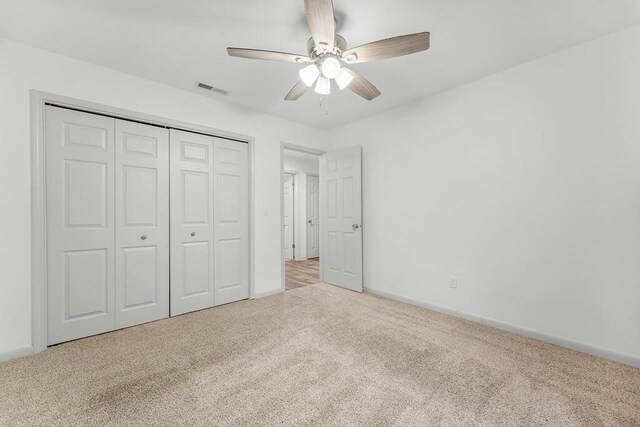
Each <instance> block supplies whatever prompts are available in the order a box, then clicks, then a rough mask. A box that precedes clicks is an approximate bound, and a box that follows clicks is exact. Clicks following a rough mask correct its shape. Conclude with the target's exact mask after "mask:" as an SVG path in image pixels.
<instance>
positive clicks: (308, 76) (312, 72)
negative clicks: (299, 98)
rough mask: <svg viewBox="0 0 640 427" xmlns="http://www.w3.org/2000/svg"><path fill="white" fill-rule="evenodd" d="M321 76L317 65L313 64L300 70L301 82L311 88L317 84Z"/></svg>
mask: <svg viewBox="0 0 640 427" xmlns="http://www.w3.org/2000/svg"><path fill="white" fill-rule="evenodd" d="M319 75H320V70H318V66H317V65H316V64H311V65H309V66H307V67H305V68H303V69H302V70H300V80H302V81H303V82H304V84H306V85H307V86H309V87H311V85H313V83H315V81H316V79H317V78H318V76H319Z"/></svg>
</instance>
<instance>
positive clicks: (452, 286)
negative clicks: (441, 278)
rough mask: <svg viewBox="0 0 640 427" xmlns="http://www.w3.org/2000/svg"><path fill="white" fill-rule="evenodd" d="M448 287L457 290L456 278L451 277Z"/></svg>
mask: <svg viewBox="0 0 640 427" xmlns="http://www.w3.org/2000/svg"><path fill="white" fill-rule="evenodd" d="M449 287H450V288H452V289H458V278H457V277H453V276H452V277H451V279H449Z"/></svg>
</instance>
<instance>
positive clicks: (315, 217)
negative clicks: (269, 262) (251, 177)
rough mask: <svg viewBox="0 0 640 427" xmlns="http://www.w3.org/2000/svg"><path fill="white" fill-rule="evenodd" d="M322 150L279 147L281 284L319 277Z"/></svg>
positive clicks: (300, 283)
mask: <svg viewBox="0 0 640 427" xmlns="http://www.w3.org/2000/svg"><path fill="white" fill-rule="evenodd" d="M321 154H322V152H319V151H317V152H316V151H309V150H308V149H302V148H300V147H293V146H287V147H283V150H282V188H281V194H282V228H283V230H282V231H283V255H282V256H283V264H284V265H283V272H284V274H283V287H284V289H285V290H291V289H298V288H301V287H304V286H308V285H312V284H314V283H318V282H320V281H321V277H320V178H319V177H320V157H321Z"/></svg>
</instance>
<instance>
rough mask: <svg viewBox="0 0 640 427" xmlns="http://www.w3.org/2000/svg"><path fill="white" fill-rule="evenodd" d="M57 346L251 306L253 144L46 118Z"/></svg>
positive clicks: (90, 118)
mask: <svg viewBox="0 0 640 427" xmlns="http://www.w3.org/2000/svg"><path fill="white" fill-rule="evenodd" d="M44 136H45V159H46V160H45V161H46V199H47V200H46V207H47V317H48V344H49V345H52V344H56V343H60V342H64V341H69V340H72V339H77V338H82V337H86V336H89V335H95V334H99V333H102V332H107V331H110V330H115V329H119V328H124V327H127V326H132V325H136V324H141V323H145V322H150V321H153V320H158V319H162V318H165V317H169V316H170V315H171V316H173V315H177V314H183V313H187V312H190V311H194V310H199V309H203V308H207V307H212V306H214V305H220V304H225V303H228V302H232V301H237V300H240V299H245V298H248V297H249V213H248V207H249V164H248V146H247V144H246V143H243V142H239V141H233V140H228V139H223V138H218V137H214V136H209V135H203V134H199V133H194V132H188V131H184V130H177V129H170V128H169V127H168V126H166V127H165V126H157V125H152V124H145V123H138V122H134V121H129V120H122V119H118V118H114V117H107V116H103V115H99V114H93V113H87V112H81V111H76V110H71V109H67V108H62V107H56V106H49V105H48V106H47V107H46V109H45V132H44Z"/></svg>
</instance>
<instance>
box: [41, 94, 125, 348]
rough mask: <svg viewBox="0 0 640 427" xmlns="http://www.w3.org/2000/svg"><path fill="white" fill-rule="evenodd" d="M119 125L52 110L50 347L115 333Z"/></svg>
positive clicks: (48, 134)
mask: <svg viewBox="0 0 640 427" xmlns="http://www.w3.org/2000/svg"><path fill="white" fill-rule="evenodd" d="M114 123H115V120H114V119H112V118H108V117H103V116H99V115H95V114H89V113H81V112H78V111H72V110H67V109H63V108H58V107H52V106H47V107H46V110H45V143H46V148H45V151H46V160H45V161H46V174H47V175H46V188H47V189H46V196H47V270H48V271H47V280H48V282H47V299H48V304H47V307H48V310H47V312H48V314H47V315H48V338H47V339H48V344H49V345H51V344H56V343H59V342H63V341H69V340H72V339H76V338H81V337H85V336H89V335H94V334H99V333H102V332H106V331H109V330H112V329H115V319H116V317H115V314H116V310H115V304H114V299H115V289H114V286H115V273H114V270H115V266H114V260H115V257H114V235H115V226H114V218H115V215H114V213H115V211H114V182H115V180H114V160H115V156H114Z"/></svg>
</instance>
